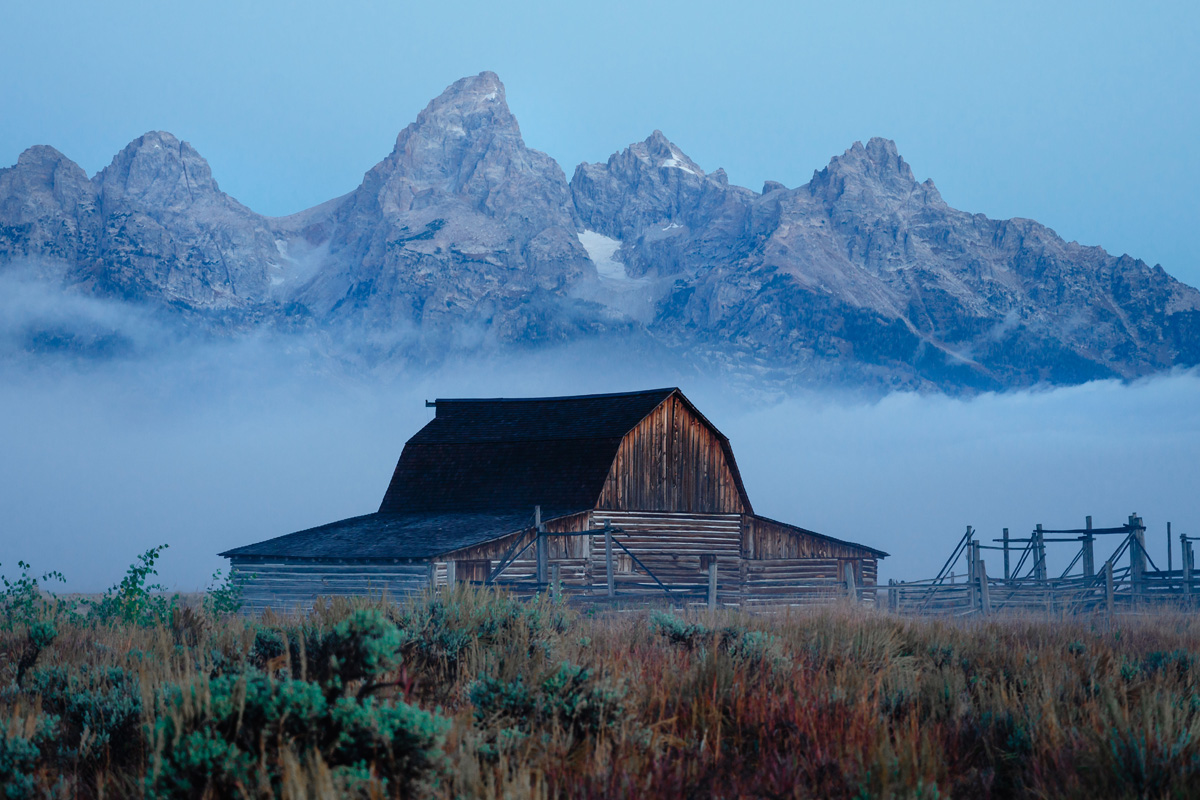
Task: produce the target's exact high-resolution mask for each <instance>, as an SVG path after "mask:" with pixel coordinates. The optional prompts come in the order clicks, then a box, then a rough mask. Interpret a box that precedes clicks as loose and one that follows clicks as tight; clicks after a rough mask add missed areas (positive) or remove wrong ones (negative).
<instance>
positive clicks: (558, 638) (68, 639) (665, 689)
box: [0, 588, 1200, 800]
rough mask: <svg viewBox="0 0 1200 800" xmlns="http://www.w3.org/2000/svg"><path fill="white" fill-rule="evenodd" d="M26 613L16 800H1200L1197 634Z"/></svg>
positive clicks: (3, 715) (48, 608) (839, 621)
mask: <svg viewBox="0 0 1200 800" xmlns="http://www.w3.org/2000/svg"><path fill="white" fill-rule="evenodd" d="M14 597H15V598H17V599H16V600H14ZM20 597H21V596H20V595H19V593H14V592H11V591H10V592H9V594H8V595H7V601H8V606H7V607H6V613H5V616H4V618H3V620H4V621H3V623H2V628H0V687H2V688H0V783H3V787H4V789H3V796H4V797H6V798H26V797H29V798H33V797H74V796H81V797H102V796H103V797H141V796H148V797H163V798H167V797H198V798H199V797H212V798H224V797H284V798H317V797H344V796H350V797H393V796H401V797H404V796H411V797H447V798H449V797H514V798H520V797H571V798H575V797H582V798H626V797H628V798H633V797H655V798H661V799H664V800H665V799H666V798H675V797H726V798H736V797H806V798H807V797H811V798H859V797H861V798H868V797H905V798H934V797H940V798H946V797H963V798H988V797H996V798H1001V797H1081V798H1082V797H1086V798H1100V797H1130V798H1134V797H1139V798H1157V797H1191V796H1198V795H1200V774H1198V773H1200V687H1198V683H1200V661H1198V658H1200V623H1198V622H1197V621H1196V620H1195V619H1194V618H1192V617H1184V616H1160V617H1155V618H1129V619H1121V620H1119V621H1118V622H1117V623H1115V624H1114V625H1112V626H1110V625H1109V624H1108V623H1107V622H1105V621H1103V620H1101V619H1095V620H1082V621H1076V622H1062V623H1050V622H1039V621H1032V620H1013V619H1010V620H1000V621H990V622H982V623H981V622H975V623H971V624H954V623H951V622H938V621H928V620H907V619H898V618H893V617H888V616H886V615H882V614H877V613H871V612H866V611H858V610H852V609H848V608H847V609H827V610H819V611H812V612H805V613H793V614H787V615H778V616H770V617H769V616H756V617H750V616H745V615H739V614H732V613H718V614H715V615H708V614H704V615H697V616H682V615H671V614H665V613H628V614H617V615H607V616H589V615H586V614H580V613H578V612H575V611H572V610H570V609H568V608H566V607H564V606H562V605H559V604H555V603H553V602H552V601H550V600H547V599H543V600H539V601H535V602H521V601H517V600H514V599H512V598H510V597H507V596H505V595H503V594H498V593H495V592H493V591H489V590H477V589H471V588H458V589H455V590H453V591H444V592H441V593H438V594H432V595H425V596H422V597H418V598H412V599H410V600H408V601H407V602H405V603H403V604H400V605H389V604H382V603H370V602H365V601H364V602H357V601H354V602H350V601H333V602H332V604H331V605H330V606H329V607H328V608H326V609H324V610H321V611H318V612H316V613H314V614H312V615H310V616H307V617H272V616H267V617H266V618H263V619H259V620H251V619H245V618H242V617H240V616H236V615H231V614H228V613H222V611H221V609H220V607H219V606H220V604H219V603H216V604H214V603H211V602H207V603H204V604H201V605H200V606H197V607H189V606H185V605H180V604H178V603H176V604H167V603H165V602H162V603H160V604H159V605H158V606H153V605H146V604H145V602H146V601H147V600H148V597H147V596H141V597H140V598H138V597H135V598H134V599H135V600H138V601H139V602H141V603H143V605H141V606H138V607H136V608H134V609H132V611H130V609H125V612H128V613H125V612H122V611H121V609H116V610H115V611H114V610H113V609H112V608H110V609H108V611H109V613H108V614H103V613H99V614H97V613H93V614H86V615H85V614H83V613H81V612H80V611H79V610H78V609H64V608H63V607H61V605H60V604H56V603H53V602H49V601H42V602H40V603H34V604H32V605H29V606H28V607H26V606H20V605H19V604H18V601H19V599H20ZM26 599H28V597H26ZM149 599H152V598H149ZM14 609H15V610H14Z"/></svg>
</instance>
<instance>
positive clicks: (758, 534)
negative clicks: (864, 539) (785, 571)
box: [745, 514, 876, 562]
mask: <svg viewBox="0 0 1200 800" xmlns="http://www.w3.org/2000/svg"><path fill="white" fill-rule="evenodd" d="M745 553H746V557H747V558H752V559H769V558H847V559H869V560H870V561H872V562H874V561H876V557H875V554H874V553H872V552H871V551H870V550H867V549H865V548H862V547H855V546H854V545H852V544H849V543H843V542H834V541H830V540H828V539H824V538H822V537H819V536H812V535H809V534H806V533H805V532H804V531H802V530H799V529H797V528H794V527H792V526H791V525H786V524H784V523H782V522H776V521H775V520H771V519H766V518H765V517H759V516H756V515H754V514H747V515H746V542H745Z"/></svg>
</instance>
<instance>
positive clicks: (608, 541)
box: [604, 519, 617, 597]
mask: <svg viewBox="0 0 1200 800" xmlns="http://www.w3.org/2000/svg"><path fill="white" fill-rule="evenodd" d="M604 571H605V573H606V574H607V575H608V596H609V597H615V596H616V594H617V581H616V577H615V576H614V575H613V557H612V521H611V520H607V519H606V520H604Z"/></svg>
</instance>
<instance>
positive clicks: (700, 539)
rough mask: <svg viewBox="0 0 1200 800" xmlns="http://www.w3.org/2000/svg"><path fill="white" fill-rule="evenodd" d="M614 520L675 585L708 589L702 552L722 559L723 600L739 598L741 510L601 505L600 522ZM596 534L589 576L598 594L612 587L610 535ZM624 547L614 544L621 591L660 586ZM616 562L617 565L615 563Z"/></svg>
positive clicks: (632, 546)
mask: <svg viewBox="0 0 1200 800" xmlns="http://www.w3.org/2000/svg"><path fill="white" fill-rule="evenodd" d="M605 520H611V522H612V524H613V527H615V528H620V529H621V530H622V532H621V533H618V534H615V535H614V540H616V541H620V542H621V543H622V544H624V545H625V546H626V547H627V548H629V551H630V552H631V553H633V554H634V555H635V556H637V557H638V560H640V561H641V562H642V563H643V564H644V565H645V566H646V568H647V569H649V570H650V571H651V572H653V573H654V576H655V577H657V578H658V579H659V580H660V581H662V582H663V583H664V584H666V585H667V586H669V587H673V588H674V587H687V588H694V589H696V590H697V591H701V590H706V589H707V586H708V572H707V570H706V569H702V568H701V557H702V556H715V557H716V559H717V593H718V595H719V597H720V599H721V600H722V602H726V601H730V602H732V601H733V600H734V599H735V595H736V594H737V592H738V591H739V585H740V583H741V560H742V559H741V516H740V515H738V514H683V513H667V512H648V511H618V510H611V509H606V510H598V511H595V512H593V521H594V522H595V524H596V527H597V528H598V527H601V526H603V524H604V522H605ZM588 538H590V539H591V558H590V559H589V561H588V568H589V574H588V579H589V582H590V584H591V587H592V591H593V593H595V594H605V593H607V591H608V574H607V570H606V565H605V554H604V537H603V536H602V535H598V536H592V537H588ZM621 556H624V552H623V551H622V550H621V549H620V548H619V547H617V546H616V545H615V544H614V545H613V560H614V562H617V563H618V564H619V565H620V566H621V569H617V570H615V576H614V577H615V583H616V588H617V592H618V594H620V593H621V592H623V591H624V592H635V591H650V592H655V591H660V590H659V588H658V585H657V584H656V583H655V582H654V579H653V578H651V577H650V576H649V575H647V574H646V573H645V572H644V571H642V570H641V569H638V568H637V567H636V565H634V564H633V563H632V560H627V559H628V557H627V556H625V557H624V558H622V557H621ZM614 566H616V565H614Z"/></svg>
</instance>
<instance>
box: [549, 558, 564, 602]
mask: <svg viewBox="0 0 1200 800" xmlns="http://www.w3.org/2000/svg"><path fill="white" fill-rule="evenodd" d="M550 596H551V597H553V598H554V599H555V600H561V599H562V565H561V564H559V563H558V562H557V561H556V562H554V563H553V564H551V565H550Z"/></svg>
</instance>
